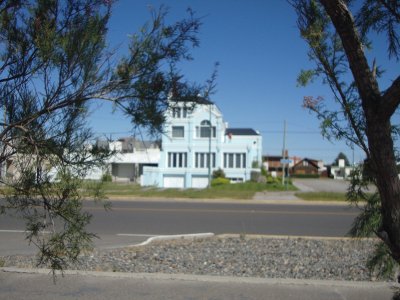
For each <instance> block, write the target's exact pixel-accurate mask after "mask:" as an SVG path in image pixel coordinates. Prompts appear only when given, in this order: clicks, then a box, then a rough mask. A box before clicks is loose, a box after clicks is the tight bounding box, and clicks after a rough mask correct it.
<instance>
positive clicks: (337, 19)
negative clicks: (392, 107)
mask: <svg viewBox="0 0 400 300" xmlns="http://www.w3.org/2000/svg"><path fill="white" fill-rule="evenodd" d="M320 2H321V4H322V5H323V6H324V8H325V10H326V12H327V13H328V15H329V16H330V18H331V20H332V23H333V24H334V26H335V28H336V30H337V32H338V34H339V36H340V38H341V40H342V44H343V48H344V50H345V52H346V55H347V57H348V61H349V65H350V69H351V72H352V74H353V77H354V80H355V83H356V85H357V88H358V91H359V93H360V97H361V100H362V104H363V108H364V110H368V111H369V112H372V111H373V112H374V113H375V114H376V113H377V112H380V109H381V108H380V103H381V101H380V100H381V97H380V92H379V87H378V82H377V81H376V79H375V78H374V76H373V74H372V71H371V70H370V68H369V65H368V62H367V59H366V57H365V55H364V51H363V44H362V42H361V39H360V37H359V34H358V32H357V29H356V27H355V24H354V20H353V17H352V15H351V13H350V11H349V10H348V8H347V6H346V4H345V2H344V1H343V0H320ZM368 111H366V113H367V114H368Z"/></svg>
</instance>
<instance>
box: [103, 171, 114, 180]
mask: <svg viewBox="0 0 400 300" xmlns="http://www.w3.org/2000/svg"><path fill="white" fill-rule="evenodd" d="M101 181H102V182H111V181H112V176H111V174H110V173H109V172H107V173H104V174H103V175H101Z"/></svg>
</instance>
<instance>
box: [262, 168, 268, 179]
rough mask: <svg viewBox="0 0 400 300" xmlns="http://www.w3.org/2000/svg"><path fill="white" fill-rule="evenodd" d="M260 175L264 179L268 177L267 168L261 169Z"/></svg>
mask: <svg viewBox="0 0 400 300" xmlns="http://www.w3.org/2000/svg"><path fill="white" fill-rule="evenodd" d="M261 175H262V176H265V177H266V176H267V175H268V172H267V168H266V167H265V166H264V165H263V166H262V167H261Z"/></svg>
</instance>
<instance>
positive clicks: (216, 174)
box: [212, 168, 225, 179]
mask: <svg viewBox="0 0 400 300" xmlns="http://www.w3.org/2000/svg"><path fill="white" fill-rule="evenodd" d="M212 178H214V179H216V178H225V172H224V170H222V169H221V168H219V169H217V170H214V171H213V173H212Z"/></svg>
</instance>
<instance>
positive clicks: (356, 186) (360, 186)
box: [347, 167, 399, 278]
mask: <svg viewBox="0 0 400 300" xmlns="http://www.w3.org/2000/svg"><path fill="white" fill-rule="evenodd" d="M351 178H352V180H351V182H350V186H349V189H348V192H347V199H348V201H350V203H351V204H353V205H357V206H358V204H359V202H360V201H363V206H360V208H361V210H362V211H361V213H360V214H359V215H358V216H357V218H356V219H355V220H354V222H353V224H352V227H351V229H350V231H349V234H350V235H351V236H353V237H371V236H373V235H379V230H380V228H381V226H382V215H381V200H380V197H379V193H378V192H375V193H369V192H368V184H369V183H370V181H369V180H368V178H365V177H364V176H363V170H362V167H359V168H355V170H354V171H353V173H352V177H351ZM367 267H368V268H369V270H370V271H371V272H374V273H376V275H377V276H378V277H382V278H390V277H393V275H394V274H395V271H396V270H397V269H398V268H399V264H398V263H397V262H396V261H395V260H394V259H393V258H392V256H391V252H390V250H389V248H388V247H387V245H386V244H384V243H383V242H380V243H378V245H377V246H376V248H375V251H374V253H373V255H372V256H371V257H369V259H368V262H367Z"/></svg>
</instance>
